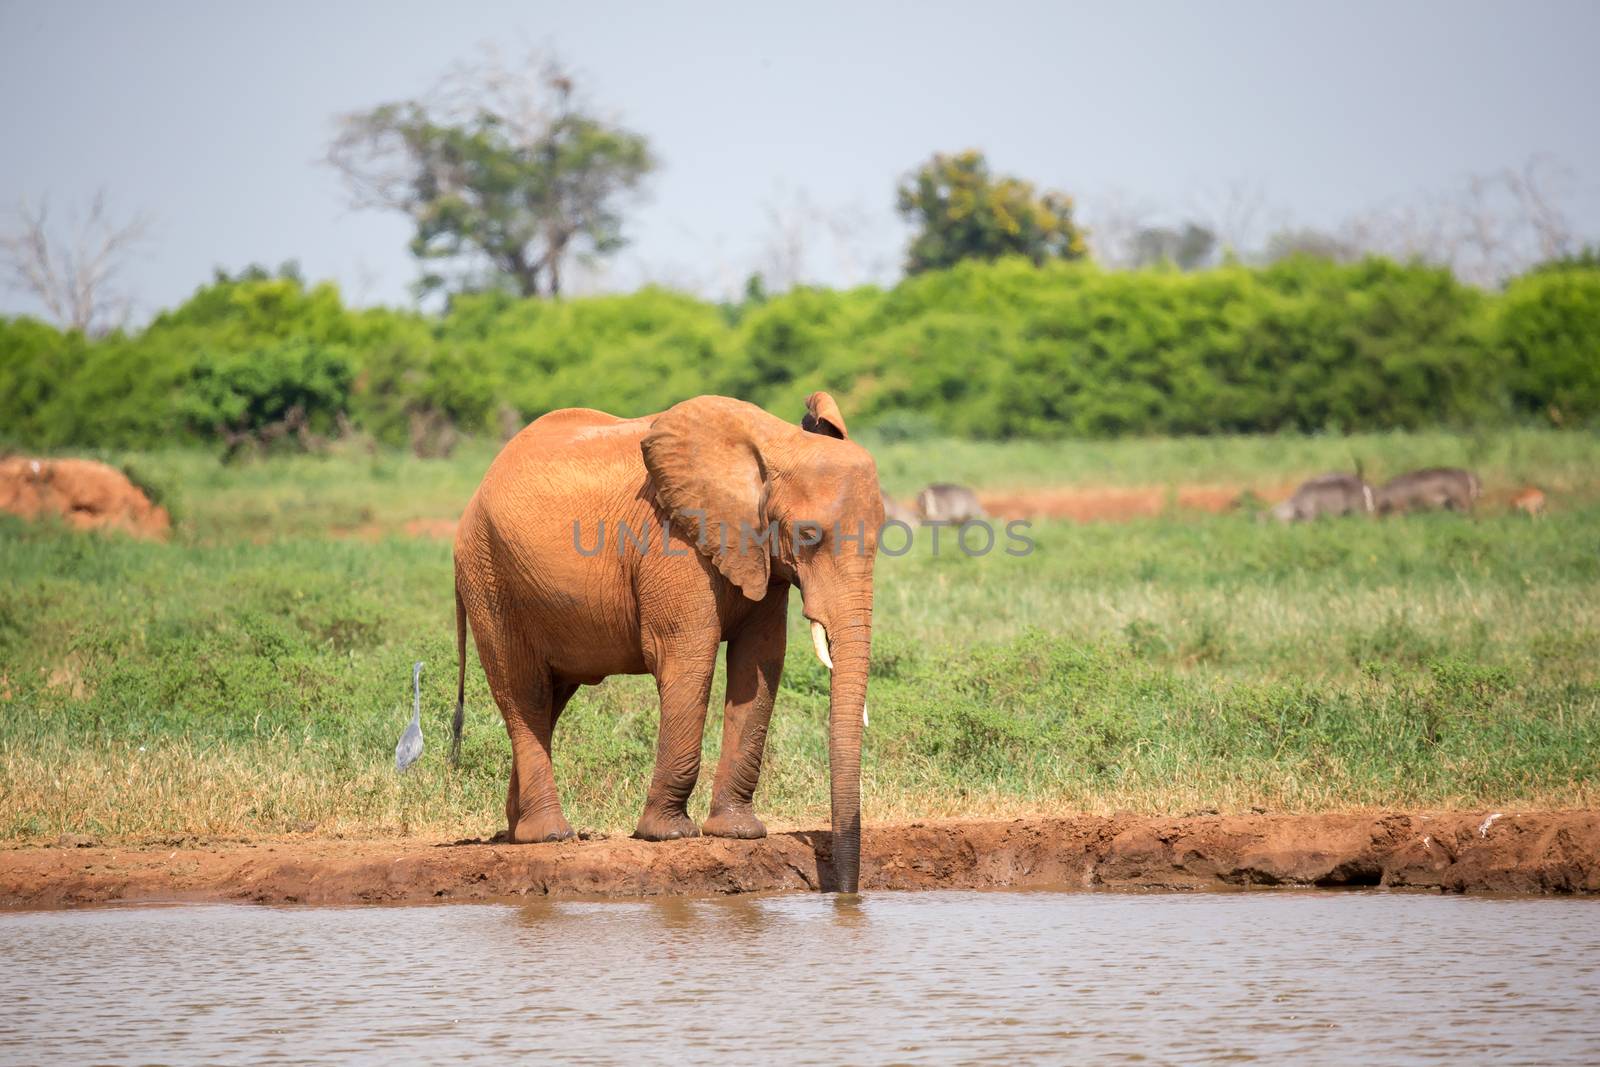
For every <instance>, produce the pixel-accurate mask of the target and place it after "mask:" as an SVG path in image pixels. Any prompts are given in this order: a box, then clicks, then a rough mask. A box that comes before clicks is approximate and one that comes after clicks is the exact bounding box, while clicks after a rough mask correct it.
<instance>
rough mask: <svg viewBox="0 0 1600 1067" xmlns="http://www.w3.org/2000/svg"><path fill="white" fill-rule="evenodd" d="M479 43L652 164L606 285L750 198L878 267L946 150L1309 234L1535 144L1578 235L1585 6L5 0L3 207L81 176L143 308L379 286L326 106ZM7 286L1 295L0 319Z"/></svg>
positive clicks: (1593, 32) (830, 274)
mask: <svg viewBox="0 0 1600 1067" xmlns="http://www.w3.org/2000/svg"><path fill="white" fill-rule="evenodd" d="M484 41H494V42H497V43H499V44H501V45H503V46H505V47H506V48H507V49H509V50H511V51H512V52H516V51H519V50H520V49H521V48H522V47H524V46H530V45H551V46H554V47H556V48H557V49H559V50H560V51H561V52H562V54H564V55H565V56H566V57H567V58H568V59H569V61H570V62H571V63H572V64H573V65H574V66H575V67H576V68H577V69H578V70H579V72H580V74H582V75H583V76H584V79H585V81H586V82H587V85H588V87H589V91H590V93H591V95H592V96H593V97H594V98H595V99H596V101H597V102H598V103H600V104H601V105H602V106H603V107H604V108H605V109H607V110H608V111H610V112H612V113H614V114H615V115H616V116H617V117H618V118H620V119H621V120H622V121H624V122H625V123H627V124H628V125H630V126H632V127H634V128H636V129H638V130H641V131H643V132H644V133H646V134H648V135H649V136H650V138H651V139H652V141H653V143H654V145H655V147H656V149H657V150H658V152H659V154H660V156H661V158H662V159H663V161H664V164H665V166H664V168H663V170H662V172H661V173H660V174H659V175H658V176H657V177H656V178H655V179H654V181H653V183H652V187H651V192H650V195H649V198H648V200H647V201H646V202H645V203H644V204H642V205H641V206H640V207H639V208H638V210H637V211H636V213H635V216H634V224H633V225H632V226H631V227H630V235H631V237H632V238H633V243H632V245H631V246H630V248H629V249H628V250H627V251H626V252H625V253H624V254H623V255H622V256H621V257H619V259H618V260H617V262H616V264H615V266H614V267H613V268H612V269H611V271H610V273H609V275H608V276H607V277H606V278H604V279H602V280H600V281H599V282H597V283H596V282H591V284H600V285H604V286H609V287H613V288H628V287H632V286H633V285H636V284H638V282H639V281H641V280H643V279H659V280H664V281H668V282H674V283H677V284H681V285H685V286H689V287H694V288H697V289H699V290H701V291H705V292H711V293H716V292H718V291H720V290H724V289H731V288H734V287H736V286H737V284H738V282H739V280H741V279H742V278H743V276H744V274H745V273H746V272H748V271H749V270H751V269H754V268H757V267H761V266H763V265H765V264H766V262H767V261H768V260H769V259H770V256H769V255H768V253H767V251H766V250H767V248H768V247H769V246H770V245H771V243H772V238H773V234H774V227H773V224H772V221H771V217H770V211H771V208H772V207H773V205H788V207H789V214H790V216H791V217H795V216H796V211H795V209H794V206H793V205H794V204H795V202H796V197H797V195H798V194H800V193H801V192H803V193H804V194H805V195H806V196H807V197H808V198H809V200H810V201H811V202H813V203H814V204H816V205H819V206H820V207H821V208H823V209H825V211H826V212H828V213H829V214H831V215H833V216H835V217H839V218H849V219H851V220H853V221H852V223H851V227H850V233H849V235H848V240H846V241H845V242H844V244H845V249H846V252H847V253H848V257H846V256H844V255H842V254H840V253H838V252H837V251H836V249H835V248H834V243H833V242H832V241H831V238H828V237H827V236H826V235H822V234H820V232H819V233H813V234H812V235H811V236H810V237H809V239H808V247H807V253H808V255H809V257H810V268H809V271H808V273H810V274H812V275H814V279H813V280H817V281H823V282H840V281H849V280H852V279H854V278H857V277H862V276H870V275H879V276H892V275H893V273H894V269H895V266H896V264H897V262H898V260H899V255H900V251H901V245H902V242H903V234H902V232H901V230H900V228H899V226H898V224H897V222H896V220H895V218H894V213H893V188H894V184H895V181H896V179H897V177H898V176H900V175H901V174H903V173H904V172H905V171H906V170H908V169H909V168H911V167H912V166H913V165H915V164H916V163H917V162H919V161H920V160H922V159H924V158H925V157H926V156H928V155H929V154H930V153H931V152H933V151H935V150H939V149H945V150H951V149H958V148H962V147H967V146H972V147H978V148H982V149H983V150H985V151H986V152H987V153H988V154H989V157H990V159H991V161H992V163H993V164H994V165H995V166H996V167H997V168H998V169H1001V170H1004V171H1007V172H1011V173H1016V174H1019V175H1022V176H1024V177H1027V178H1031V179H1033V180H1035V181H1037V182H1039V183H1040V184H1044V185H1049V186H1053V187H1057V188H1061V189H1063V190H1065V191H1067V192H1070V193H1073V194H1075V195H1076V196H1077V197H1078V198H1079V200H1080V203H1081V204H1082V206H1083V208H1084V210H1085V212H1086V213H1087V214H1089V215H1090V216H1091V221H1092V216H1093V214H1094V212H1095V210H1096V208H1097V206H1102V205H1104V204H1107V203H1110V202H1112V200H1113V199H1114V198H1117V199H1120V200H1121V201H1122V202H1143V203H1145V204H1148V205H1152V206H1156V207H1161V208H1166V209H1170V210H1171V211H1174V212H1179V213H1181V212H1183V211H1185V210H1188V209H1190V208H1191V207H1193V206H1195V205H1198V204H1203V203H1209V204H1212V205H1215V203H1216V202H1217V201H1219V200H1220V199H1221V198H1222V197H1223V195H1224V193H1225V191H1226V190H1227V189H1229V188H1230V187H1231V186H1233V185H1234V184H1236V183H1239V182H1241V181H1242V182H1245V183H1248V184H1249V185H1250V186H1252V187H1253V188H1256V189H1259V190H1260V191H1261V192H1262V193H1264V194H1265V196H1266V198H1267V200H1268V201H1269V202H1270V203H1271V204H1272V205H1273V206H1274V208H1273V210H1274V213H1275V214H1274V218H1275V219H1276V220H1279V221H1293V222H1297V223H1302V224H1312V225H1331V224H1334V223H1336V222H1337V221H1338V220H1340V219H1341V218H1344V217H1345V216H1347V215H1349V214H1351V213H1353V212H1357V211H1360V210H1362V209H1364V208H1367V207H1369V206H1371V205H1373V204H1374V203H1377V202H1381V201H1384V200H1388V199H1392V198H1396V197H1417V196H1419V195H1425V194H1426V193H1427V192H1428V191H1430V190H1438V189H1443V188H1446V187H1450V186H1452V185H1453V184H1456V183H1459V182H1460V180H1461V179H1462V177H1463V176H1464V175H1466V174H1468V173H1472V172H1481V171H1489V170H1493V169H1496V168H1500V167H1504V166H1507V165H1520V164H1521V163H1522V162H1524V161H1525V160H1526V159H1527V158H1528V157H1530V156H1531V155H1534V154H1536V153H1548V154H1550V155H1551V156H1553V157H1554V158H1556V159H1558V160H1560V161H1561V162H1562V163H1564V164H1565V165H1566V166H1567V167H1568V168H1570V170H1571V171H1572V172H1573V173H1574V174H1575V175H1576V176H1577V178H1578V183H1577V186H1576V187H1575V189H1574V193H1573V199H1572V210H1573V212H1574V217H1575V218H1576V220H1577V221H1578V223H1579V224H1580V227H1581V228H1582V229H1583V232H1584V233H1586V234H1589V235H1595V234H1600V195H1596V189H1597V185H1596V183H1600V138H1597V137H1596V136H1595V134H1594V130H1595V128H1596V115H1597V110H1600V109H1597V106H1596V102H1597V101H1600V65H1597V63H1596V62H1595V47H1596V43H1597V42H1600V3H1589V2H1581V0H1579V2H1569V3H1516V4H1513V3H1510V2H1506V3H1492V4H1490V3H1478V2H1463V0H1449V2H1444V0H1439V2H1429V3H1415V2H1413V3H1405V2H1385V3H1367V2H1339V3H1320V4H1315V5H1312V4H1291V3H1267V2H1260V3H1154V2H1152V3H1116V4H1112V3H1105V4H1019V3H996V2H987V3H983V4H978V3H967V4H953V3H915V4H912V3H892V4H876V5H873V4H863V3H845V4H831V3H807V4H788V5H782V6H779V5H774V4H735V3H728V4H706V3H670V4H648V5H645V4H639V5H625V4H619V3H583V4H576V3H574V4H567V5H559V6H558V5H549V4H536V3H477V4H459V5H441V4H437V3H429V4H421V3H417V4H410V3H388V4H356V3H319V4H300V3H275V4H250V5H240V4H227V3H161V4H154V3H152V4H143V5H135V4H128V3H112V4H84V3H48V4H45V3H37V4H34V3H18V2H14V0H0V95H3V98H4V100H5V108H4V111H3V112H0V144H3V146H4V147H3V149H0V152H3V164H0V206H9V205H11V204H14V203H15V202H16V201H17V199H18V198H19V197H21V196H24V195H26V196H30V197H34V198H37V197H38V196H40V195H41V194H46V193H48V194H49V196H50V197H51V198H52V202H53V204H54V205H55V206H56V207H58V208H66V207H68V206H70V205H73V204H76V203H82V202H83V201H85V200H86V199H87V198H88V197H89V196H90V195H92V193H93V192H94V190H95V189H97V188H104V189H105V190H106V191H107V192H108V194H109V195H110V197H111V200H112V203H113V204H114V205H115V206H116V207H118V208H120V209H122V210H124V211H127V212H132V211H136V210H137V211H146V212H149V213H150V214H151V215H152V216H153V217H154V220H155V226H154V230H153V233H154V239H153V240H152V241H151V243H150V245H149V246H148V248H147V249H146V251H145V253H144V254H143V256H142V257H141V259H140V260H139V261H138V262H137V263H136V264H135V265H134V269H133V271H132V272H130V276H129V279H128V280H129V284H130V288H131V289H132V290H133V291H134V292H135V293H136V295H137V296H138V297H139V299H140V306H141V308H142V310H143V311H144V312H146V313H148V312H149V311H151V310H153V309H155V308H159V307H163V306H169V305H171V304H173V303H175V302H177V301H179V300H181V299H182V298H183V297H184V296H185V295H187V294H188V293H189V292H190V291H191V290H193V288H194V287H195V286H196V285H198V284H199V283H201V282H202V281H203V280H205V278H207V277H208V276H209V274H210V271H211V268H212V267H213V266H214V265H223V266H227V267H230V268H236V267H239V266H242V265H244V264H246V263H248V262H251V261H261V262H266V263H269V264H276V263H277V262H279V261H281V260H284V259H289V258H296V259H299V260H300V261H301V263H302V264H303V266H304V268H305V270H306V272H307V273H308V274H309V275H311V276H312V277H318V278H321V277H331V278H334V279H336V280H337V281H338V282H339V283H340V285H341V286H342V287H343V288H344V290H345V291H346V293H347V294H348V295H350V296H352V297H353V298H356V299H360V300H364V301H367V302H374V301H383V302H395V303H398V302H404V301H406V300H407V285H408V283H409V282H410V281H411V280H412V278H413V277H414V276H415V268H414V265H413V263H412V262H411V260H410V258H409V256H408V255H407V253H406V250H405V241H406V237H407V227H406V225H405V223H404V221H403V220H400V219H398V218H389V217H385V216H383V215H380V214H375V213H370V212H359V213H358V212H353V211H351V210H349V209H348V207H347V206H346V203H345V198H344V194H343V192H342V190H341V188H340V185H339V183H338V180H337V178H336V176H335V175H334V174H333V172H331V171H330V170H329V169H328V168H326V167H325V166H322V165H320V164H319V163H318V160H319V159H320V157H321V155H322V152H323V149H324V147H325V145H326V142H327V140H328V137H329V135H330V133H331V131H332V118H333V116H334V115H335V114H337V113H339V112H341V111H347V110H351V109H356V108H360V107H363V106H369V105H372V104H375V103H378V102H380V101H384V100H390V99H396V98H401V97H405V96H410V95H415V94H418V93H420V92H422V91H423V90H425V89H426V88H427V87H428V86H429V85H430V84H431V83H432V81H433V80H434V79H435V78H436V76H437V75H438V74H439V73H441V72H442V70H443V69H444V68H445V67H447V66H448V65H450V64H451V63H452V62H454V61H456V60H459V59H462V58H464V57H467V56H470V55H471V54H472V53H473V51H474V49H475V48H476V47H477V46H478V45H479V44H480V43H481V42H484ZM26 307H27V304H26V301H25V300H24V299H23V298H21V297H19V296H17V295H15V294H4V295H0V310H8V311H15V310H21V309H24V308H26Z"/></svg>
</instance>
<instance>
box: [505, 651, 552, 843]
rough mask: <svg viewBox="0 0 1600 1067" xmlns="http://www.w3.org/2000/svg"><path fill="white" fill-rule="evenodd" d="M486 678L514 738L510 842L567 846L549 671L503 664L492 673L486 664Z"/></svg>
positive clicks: (526, 663) (527, 663)
mask: <svg viewBox="0 0 1600 1067" xmlns="http://www.w3.org/2000/svg"><path fill="white" fill-rule="evenodd" d="M484 673H485V674H487V675H488V677H489V691H490V692H491V693H493V694H494V699H495V703H496V704H498V705H500V714H501V715H502V716H503V717H504V718H505V721H506V733H507V734H508V735H509V736H510V738H511V765H512V766H511V784H510V788H509V790H508V792H507V795H506V826H507V829H508V831H509V833H510V836H511V840H512V841H514V842H516V843H517V844H525V843H528V842H533V841H564V840H566V839H567V838H569V837H571V836H572V826H571V824H569V823H568V822H567V820H566V817H565V816H564V815H562V813H561V798H560V796H559V795H557V793H556V778H555V770H554V768H553V767H552V766H551V763H550V739H551V734H552V733H553V731H554V728H555V717H556V714H557V713H556V709H555V696H556V693H555V687H554V686H553V685H552V684H551V679H550V669H549V668H548V667H547V666H546V665H545V664H544V663H543V662H540V661H537V660H533V659H528V660H522V661H517V662H511V663H507V662H504V659H502V661H501V662H498V663H496V664H495V665H494V668H493V669H490V666H489V664H488V663H485V664H484ZM567 695H568V696H570V695H571V694H570V693H568V694H567ZM563 703H565V701H563Z"/></svg>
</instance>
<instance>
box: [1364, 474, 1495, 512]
mask: <svg viewBox="0 0 1600 1067" xmlns="http://www.w3.org/2000/svg"><path fill="white" fill-rule="evenodd" d="M1482 492H1483V490H1482V487H1481V486H1480V485H1479V484H1478V476H1477V475H1475V474H1473V473H1472V472H1471V471H1466V470H1462V469H1461V468H1459V467H1429V468H1427V469H1426V470H1420V471H1411V472H1409V473H1407V474H1401V475H1398V476H1396V477H1394V478H1391V479H1389V480H1388V481H1387V482H1385V483H1384V485H1383V488H1382V489H1379V490H1378V513H1379V514H1380V515H1391V514H1399V513H1404V512H1407V511H1428V510H1431V509H1434V508H1448V509H1450V510H1451V511H1462V512H1470V511H1471V510H1472V505H1473V503H1474V502H1475V501H1476V500H1477V499H1478V497H1479V496H1480V495H1482Z"/></svg>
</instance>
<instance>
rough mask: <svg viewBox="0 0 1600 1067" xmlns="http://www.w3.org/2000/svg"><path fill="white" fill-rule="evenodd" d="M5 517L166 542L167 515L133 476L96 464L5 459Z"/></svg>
mask: <svg viewBox="0 0 1600 1067" xmlns="http://www.w3.org/2000/svg"><path fill="white" fill-rule="evenodd" d="M0 511H9V512H11V513H12V514H13V515H21V516H22V517H23V518H26V519H36V518H38V517H39V516H41V515H58V516H60V517H61V518H63V519H65V520H66V521H67V523H68V524H69V525H71V526H72V527H73V528H75V529H79V530H95V529H114V530H122V531H125V532H127V533H131V534H133V535H134V536H136V537H148V538H153V539H156V540H165V539H166V537H167V535H168V533H170V532H171V529H172V520H171V518H170V517H169V516H168V515H167V509H166V508H163V507H158V506H156V505H155V504H152V503H151V502H150V499H149V498H148V497H146V496H145V495H144V493H143V492H142V491H141V490H140V489H139V488H138V487H137V486H135V485H134V484H133V483H132V482H130V481H129V480H128V477H127V475H125V474H123V473H122V472H121V471H119V470H116V469H115V468H113V467H108V466H106V465H105V464H104V463H96V462H95V461H94V460H90V459H29V458H28V457H26V456H6V457H4V458H0Z"/></svg>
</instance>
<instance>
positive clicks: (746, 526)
mask: <svg viewBox="0 0 1600 1067" xmlns="http://www.w3.org/2000/svg"><path fill="white" fill-rule="evenodd" d="M757 415H765V412H762V411H761V410H760V409H759V408H756V407H754V406H753V405H750V404H746V403H744V402H743V401H741V400H732V399H730V398H728V397H725V396H701V397H696V398H694V399H693V400H685V401H684V402H683V403H681V404H677V405H674V406H673V407H671V408H668V409H667V410H666V411H665V412H664V413H663V414H662V415H661V417H660V418H658V419H656V421H655V425H654V426H652V427H651V430H650V432H649V433H648V434H646V435H645V437H644V440H643V441H642V442H641V443H640V445H641V448H642V449H643V451H644V465H645V468H646V469H647V470H649V472H650V477H651V478H652V479H653V480H654V482H655V486H656V499H657V501H658V502H659V503H660V505H661V506H662V507H663V508H664V509H665V510H666V511H667V512H668V513H669V514H670V515H671V516H672V525H673V528H674V529H676V530H677V531H678V534H679V536H681V537H683V538H684V539H685V540H688V541H691V542H694V543H695V544H696V545H697V546H698V548H699V550H700V554H701V555H703V556H705V557H706V558H708V559H709V560H711V562H712V564H713V565H714V566H715V567H716V568H717V570H719V571H721V572H722V574H723V577H725V578H727V579H728V581H730V582H732V583H733V584H734V585H736V586H738V587H739V589H740V591H741V592H743V593H744V595H745V596H747V597H749V598H750V599H751V600H761V599H763V598H764V597H765V596H766V595H767V579H768V576H769V574H770V571H771V566H772V561H771V556H770V555H769V553H770V547H769V545H768V544H767V543H765V542H761V541H755V540H754V538H756V537H760V536H761V535H763V534H764V533H766V517H765V512H766V508H765V506H764V505H765V499H766V478H765V472H764V470H763V468H762V462H761V453H760V451H759V449H758V447H757V444H756V433H757V432H758V427H757V426H756V425H755V416H757ZM766 417H767V418H771V416H766ZM774 421H776V420H774Z"/></svg>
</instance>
